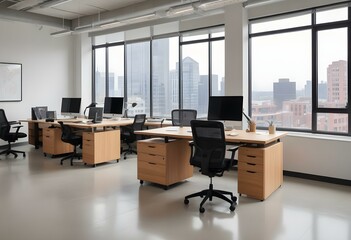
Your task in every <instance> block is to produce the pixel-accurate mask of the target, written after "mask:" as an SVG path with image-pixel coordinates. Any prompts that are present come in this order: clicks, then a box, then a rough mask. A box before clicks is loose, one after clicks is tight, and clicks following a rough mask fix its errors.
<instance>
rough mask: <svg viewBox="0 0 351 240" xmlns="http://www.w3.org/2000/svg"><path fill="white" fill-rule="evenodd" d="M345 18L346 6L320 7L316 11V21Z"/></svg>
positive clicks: (331, 20) (346, 14)
mask: <svg viewBox="0 0 351 240" xmlns="http://www.w3.org/2000/svg"><path fill="white" fill-rule="evenodd" d="M347 19H348V13H347V7H342V8H336V9H322V10H319V11H317V13H316V23H327V22H336V21H342V20H347Z"/></svg>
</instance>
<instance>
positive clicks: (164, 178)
mask: <svg viewBox="0 0 351 240" xmlns="http://www.w3.org/2000/svg"><path fill="white" fill-rule="evenodd" d="M137 147H138V179H139V180H140V182H141V183H142V182H143V181H149V182H153V183H158V184H161V185H164V186H165V187H166V188H167V187H168V186H169V185H171V184H174V183H177V182H180V181H183V180H185V179H187V178H190V177H191V176H192V175H193V167H192V166H191V165H190V164H189V157H190V146H189V141H187V140H174V139H172V140H169V142H168V143H165V140H164V139H163V138H151V139H147V140H141V141H138V143H137Z"/></svg>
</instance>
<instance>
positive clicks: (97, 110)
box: [88, 107, 104, 123]
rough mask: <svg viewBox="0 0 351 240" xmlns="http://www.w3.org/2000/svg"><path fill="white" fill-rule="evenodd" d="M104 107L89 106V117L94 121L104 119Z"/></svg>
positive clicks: (97, 121)
mask: <svg viewBox="0 0 351 240" xmlns="http://www.w3.org/2000/svg"><path fill="white" fill-rule="evenodd" d="M103 111H104V108H102V107H91V108H89V115H88V119H90V120H93V122H94V123H99V122H101V121H102V113H103Z"/></svg>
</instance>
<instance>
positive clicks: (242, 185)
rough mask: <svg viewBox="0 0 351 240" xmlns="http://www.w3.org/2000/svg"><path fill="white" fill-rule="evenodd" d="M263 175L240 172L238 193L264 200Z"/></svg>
mask: <svg viewBox="0 0 351 240" xmlns="http://www.w3.org/2000/svg"><path fill="white" fill-rule="evenodd" d="M263 186H264V184H263V174H262V173H251V172H247V171H240V170H238V192H239V193H241V194H246V195H247V196H250V197H254V198H257V199H264V196H263V195H264V194H263V193H264V187H263Z"/></svg>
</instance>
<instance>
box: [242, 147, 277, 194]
mask: <svg viewBox="0 0 351 240" xmlns="http://www.w3.org/2000/svg"><path fill="white" fill-rule="evenodd" d="M282 183H283V143H282V142H278V143H275V144H273V145H269V146H267V147H262V148H256V147H240V148H239V156H238V192H239V193H240V194H245V195H247V196H248V197H252V198H255V199H259V200H264V199H266V198H267V197H268V196H269V195H270V194H271V193H272V192H274V191H275V190H276V189H277V188H278V187H280V186H281V185H282Z"/></svg>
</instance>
